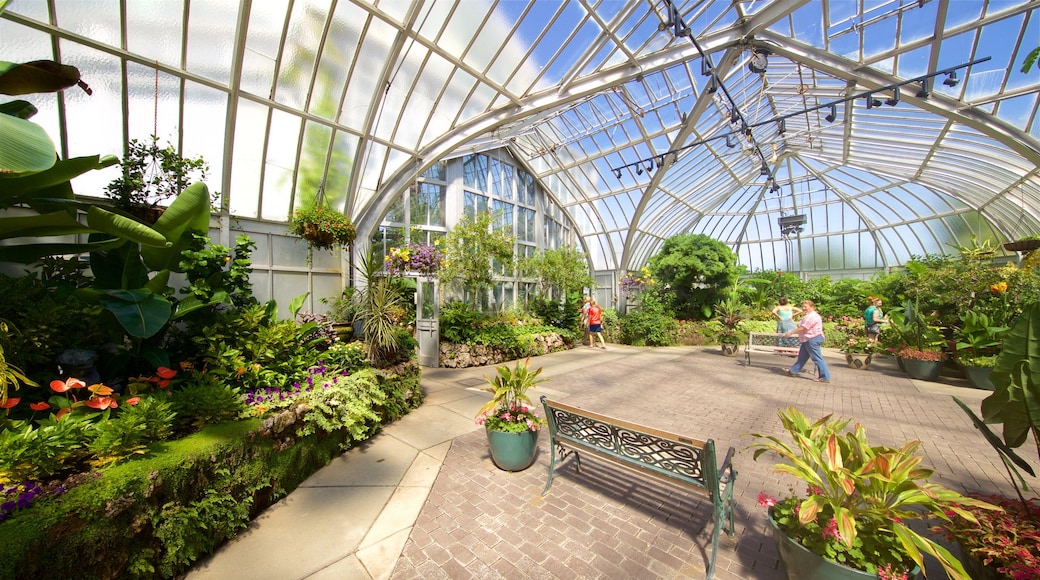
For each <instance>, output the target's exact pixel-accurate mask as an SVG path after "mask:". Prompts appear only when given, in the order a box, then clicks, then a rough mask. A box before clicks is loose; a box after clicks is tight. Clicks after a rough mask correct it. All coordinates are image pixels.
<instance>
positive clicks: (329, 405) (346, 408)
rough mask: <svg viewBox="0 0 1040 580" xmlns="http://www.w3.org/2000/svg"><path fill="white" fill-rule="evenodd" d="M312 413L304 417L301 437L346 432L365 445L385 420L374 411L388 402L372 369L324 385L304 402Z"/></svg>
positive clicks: (311, 392) (325, 382) (309, 412)
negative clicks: (320, 433) (366, 440)
mask: <svg viewBox="0 0 1040 580" xmlns="http://www.w3.org/2000/svg"><path fill="white" fill-rule="evenodd" d="M304 400H305V401H306V404H307V405H308V407H310V408H309V410H308V412H307V414H306V415H304V417H303V419H304V424H303V427H302V428H301V429H300V432H299V434H300V435H304V436H306V435H311V434H313V433H318V432H325V433H331V432H334V431H338V430H340V429H345V430H346V431H347V432H348V433H349V434H350V437H351V438H352V439H353V440H354V441H363V440H364V439H367V438H368V437H370V436H371V435H372V434H373V433H374V432H375V430H376V429H377V428H378V427H379V423H380V420H381V417H380V416H379V414H378V413H376V412H375V410H374V407H381V406H383V405H384V404H385V403H386V402H387V395H386V393H385V392H384V391H383V389H382V388H380V386H379V383H378V381H377V380H376V375H375V373H374V372H373V371H372V370H371V369H366V370H363V371H359V372H357V373H355V374H353V375H350V376H347V377H335V378H334V379H331V380H326V381H324V382H323V383H322V385H321V388H315V389H313V390H312V391H310V393H308V394H307V396H306V397H305V399H304Z"/></svg>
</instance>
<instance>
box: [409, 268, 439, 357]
mask: <svg viewBox="0 0 1040 580" xmlns="http://www.w3.org/2000/svg"><path fill="white" fill-rule="evenodd" d="M437 315H438V308H437V281H436V280H424V279H422V278H419V279H417V280H416V283H415V334H416V338H417V339H418V340H419V364H420V365H421V366H424V367H437V366H439V364H440V356H441V354H440V329H439V328H438V326H437Z"/></svg>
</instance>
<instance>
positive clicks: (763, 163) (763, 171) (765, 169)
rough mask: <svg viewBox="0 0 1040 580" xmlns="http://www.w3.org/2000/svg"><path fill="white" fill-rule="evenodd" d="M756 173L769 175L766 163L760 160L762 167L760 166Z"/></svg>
mask: <svg viewBox="0 0 1040 580" xmlns="http://www.w3.org/2000/svg"><path fill="white" fill-rule="evenodd" d="M758 174H759V175H763V176H769V175H770V173H769V166H768V165H766V162H765V161H763V162H762V167H760V168H759V169H758Z"/></svg>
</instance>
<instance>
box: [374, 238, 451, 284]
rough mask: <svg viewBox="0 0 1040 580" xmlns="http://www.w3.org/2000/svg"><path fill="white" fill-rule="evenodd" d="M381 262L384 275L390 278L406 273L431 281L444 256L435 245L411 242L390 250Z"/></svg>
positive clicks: (438, 269)
mask: <svg viewBox="0 0 1040 580" xmlns="http://www.w3.org/2000/svg"><path fill="white" fill-rule="evenodd" d="M383 261H384V265H385V267H386V273H387V274H388V275H390V276H402V275H404V274H405V273H406V272H414V273H416V274H418V275H420V276H422V277H424V278H426V279H432V278H435V277H436V276H437V272H439V271H440V269H441V264H442V263H443V262H444V254H443V253H441V251H440V249H439V248H438V247H437V245H436V244H426V243H422V242H411V243H408V244H405V245H403V246H395V247H393V248H390V253H389V254H387V255H386V257H385V258H384V259H383Z"/></svg>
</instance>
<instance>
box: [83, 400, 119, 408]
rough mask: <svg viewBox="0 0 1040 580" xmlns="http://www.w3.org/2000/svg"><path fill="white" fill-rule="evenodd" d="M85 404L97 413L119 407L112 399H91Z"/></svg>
mask: <svg viewBox="0 0 1040 580" xmlns="http://www.w3.org/2000/svg"><path fill="white" fill-rule="evenodd" d="M85 404H86V406H88V407H90V408H91V409H97V410H98V411H104V410H105V409H108V408H110V407H111V408H112V409H115V408H117V407H119V404H118V403H116V400H115V399H113V398H112V397H91V398H90V400H89V401H87V402H86V403H85Z"/></svg>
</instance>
